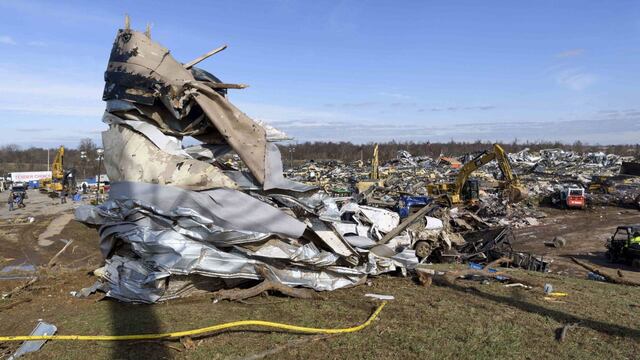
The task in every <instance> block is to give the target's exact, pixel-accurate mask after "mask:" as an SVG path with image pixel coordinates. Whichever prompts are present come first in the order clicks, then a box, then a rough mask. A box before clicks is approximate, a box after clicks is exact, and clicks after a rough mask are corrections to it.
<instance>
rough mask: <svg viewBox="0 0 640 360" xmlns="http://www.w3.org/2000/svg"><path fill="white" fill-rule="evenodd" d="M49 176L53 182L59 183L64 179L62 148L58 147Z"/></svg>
mask: <svg viewBox="0 0 640 360" xmlns="http://www.w3.org/2000/svg"><path fill="white" fill-rule="evenodd" d="M51 175H52V176H51V177H52V178H53V179H54V180H58V181H61V180H62V179H64V146H60V149H58V153H57V154H56V158H55V159H54V160H53V164H52V165H51Z"/></svg>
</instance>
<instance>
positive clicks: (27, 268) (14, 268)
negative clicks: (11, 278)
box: [0, 264, 36, 273]
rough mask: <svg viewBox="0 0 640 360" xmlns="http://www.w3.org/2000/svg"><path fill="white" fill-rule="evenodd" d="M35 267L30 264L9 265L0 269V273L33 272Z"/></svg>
mask: <svg viewBox="0 0 640 360" xmlns="http://www.w3.org/2000/svg"><path fill="white" fill-rule="evenodd" d="M35 271H36V267H35V266H33V265H31V264H20V265H9V266H5V267H3V268H2V269H0V273H12V272H35Z"/></svg>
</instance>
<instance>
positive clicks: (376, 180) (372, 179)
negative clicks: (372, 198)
mask: <svg viewBox="0 0 640 360" xmlns="http://www.w3.org/2000/svg"><path fill="white" fill-rule="evenodd" d="M379 168H380V163H379V159H378V144H376V146H375V147H374V148H373V158H372V159H371V173H369V178H368V179H365V180H361V181H358V183H357V184H356V188H357V189H358V192H359V193H362V192H365V191H366V190H367V189H369V188H370V187H372V186H384V180H381V179H380V169H379Z"/></svg>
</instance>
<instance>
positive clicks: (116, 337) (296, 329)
mask: <svg viewBox="0 0 640 360" xmlns="http://www.w3.org/2000/svg"><path fill="white" fill-rule="evenodd" d="M386 304H387V302H386V301H383V302H382V303H381V304H380V306H378V308H377V309H376V311H374V312H373V314H371V316H370V317H369V319H367V321H365V322H364V323H362V324H360V325H358V326H354V327H350V328H342V329H322V328H312V327H305V326H296V325H289V324H283V323H277V322H271V321H261V320H242V321H234V322H229V323H224V324H219V325H213V326H209V327H204V328H200V329H194V330H187V331H178V332H170V333H163V334H139V335H33V336H31V335H29V336H0V341H29V340H79V341H120V340H157V339H178V338H181V337H185V336H195V335H202V334H206V333H210V332H214V331H220V330H225V329H230V328H234V327H240V326H261V327H268V328H274V329H282V330H289V331H294V332H300V333H307V334H344V333H351V332H356V331H360V330H362V329H364V328H366V327H367V326H369V325H371V322H372V321H373V320H375V318H377V317H378V315H379V314H380V312H381V311H382V308H384V306H385V305H386Z"/></svg>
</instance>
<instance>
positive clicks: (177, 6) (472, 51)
mask: <svg viewBox="0 0 640 360" xmlns="http://www.w3.org/2000/svg"><path fill="white" fill-rule="evenodd" d="M182 3H183V2H178V1H135V2H134V1H128V2H124V1H123V2H120V1H105V2H101V1H78V2H69V1H67V2H65V1H47V2H44V1H43V2H38V1H28V0H27V1H1V0H0V124H2V130H3V131H1V132H0V145H1V144H8V143H15V144H19V145H21V146H25V147H26V146H30V145H36V146H56V145H60V144H64V145H68V146H76V145H77V144H78V142H79V139H80V138H83V137H91V138H93V139H94V140H96V141H99V138H100V131H101V130H103V129H104V128H105V127H106V126H105V125H104V124H102V123H101V121H100V118H101V115H102V111H103V109H104V104H103V103H102V101H101V100H100V98H101V93H102V88H103V72H104V70H105V68H106V63H107V60H108V56H109V51H110V49H111V44H112V42H113V39H114V37H115V34H116V30H117V29H118V28H119V27H122V26H123V22H124V20H123V18H124V14H125V13H126V14H129V15H130V16H131V19H132V27H133V28H135V29H139V30H144V27H145V25H146V23H147V22H148V23H151V24H152V37H153V38H154V39H155V40H157V41H159V42H160V43H161V44H162V45H163V46H165V47H167V48H169V49H171V51H172V54H173V56H174V57H175V58H176V59H177V60H179V61H182V62H187V61H189V60H191V59H193V58H195V57H197V56H199V55H200V54H202V53H204V52H206V51H208V50H210V49H213V48H215V47H218V46H219V45H222V44H228V45H229V48H228V49H227V50H225V51H224V52H223V53H221V54H218V55H216V56H214V57H213V58H211V59H208V60H206V61H205V62H203V63H201V64H200V66H201V67H202V68H204V69H207V70H209V71H211V72H212V73H214V74H216V75H217V76H218V77H219V78H221V79H222V80H224V81H226V82H235V83H246V84H249V85H250V87H249V88H247V89H244V90H231V94H230V99H231V101H232V102H233V103H234V104H236V105H237V106H239V107H240V108H241V109H242V110H243V111H245V112H246V113H247V114H249V115H250V116H252V117H253V118H255V119H260V120H264V121H266V122H268V123H270V124H272V125H274V126H275V127H277V128H280V129H282V130H284V131H286V132H287V133H289V134H290V135H292V136H294V137H295V138H296V139H297V140H299V141H305V140H334V141H335V140H345V141H349V140H350V141H354V142H370V141H384V140H397V141H408V140H414V141H426V140H430V141H443V140H444V141H448V140H450V139H455V140H467V141H473V140H477V139H481V140H489V141H493V140H503V141H511V140H513V139H518V140H521V141H522V140H531V141H537V140H560V141H564V142H573V141H575V140H581V141H583V142H589V143H601V144H612V143H638V142H639V141H638V139H640V102H639V101H638V100H639V96H638V94H639V92H638V90H639V88H640V87H639V85H640V2H637V1H609V2H604V1H561V2H559V1H531V2H522V1H487V2H481V1H455V2H454V1H451V2H446V1H444V2H435V1H434V2H431V1H415V2H413V1H400V2H398V1H288V0H280V1H200V2H198V1H195V2H194V1H192V2H188V4H189V6H188V7H187V6H186V4H187V2H184V4H185V6H184V7H181V5H182Z"/></svg>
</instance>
